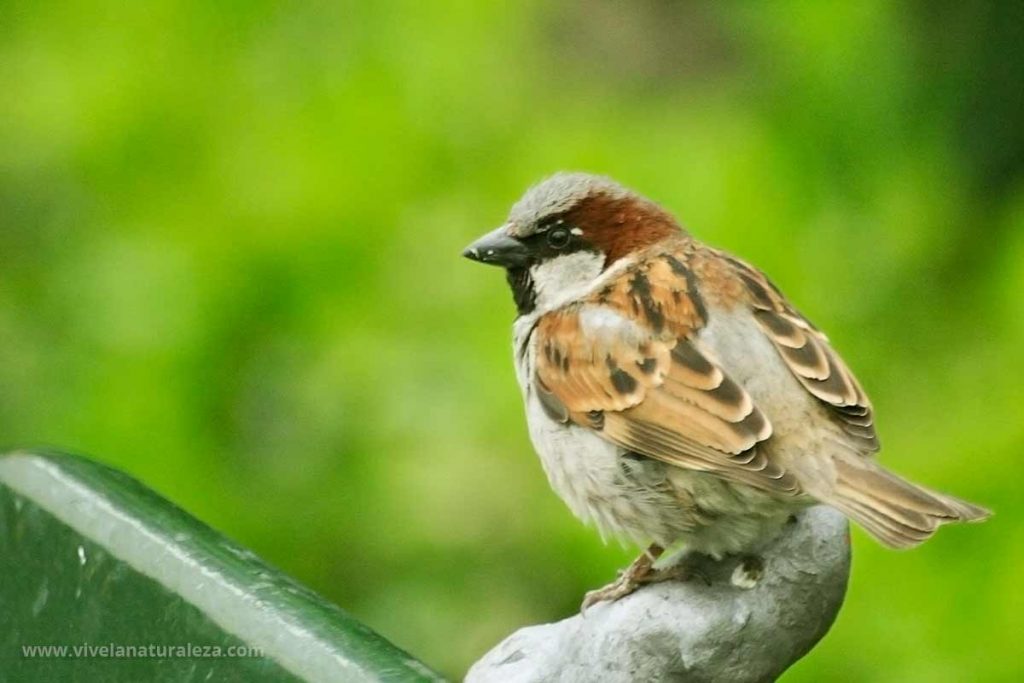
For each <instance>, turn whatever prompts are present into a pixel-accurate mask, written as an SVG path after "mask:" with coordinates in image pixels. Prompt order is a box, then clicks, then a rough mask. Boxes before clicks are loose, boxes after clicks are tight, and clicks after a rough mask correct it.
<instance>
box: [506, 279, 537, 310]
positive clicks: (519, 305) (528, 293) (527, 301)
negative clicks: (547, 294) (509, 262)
mask: <svg viewBox="0 0 1024 683" xmlns="http://www.w3.org/2000/svg"><path fill="white" fill-rule="evenodd" d="M505 277H506V279H507V280H508V286H509V287H511V288H512V298H513V299H514V300H515V302H516V311H517V312H518V313H519V315H526V314H527V313H531V312H533V309H534V308H536V307H537V292H536V291H534V289H533V278H532V277H530V270H529V269H528V268H509V269H508V270H506V271H505Z"/></svg>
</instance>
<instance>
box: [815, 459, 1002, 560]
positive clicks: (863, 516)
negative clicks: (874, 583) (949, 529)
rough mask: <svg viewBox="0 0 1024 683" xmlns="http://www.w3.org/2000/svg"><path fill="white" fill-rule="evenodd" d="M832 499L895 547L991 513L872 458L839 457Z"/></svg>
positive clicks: (883, 540)
mask: <svg viewBox="0 0 1024 683" xmlns="http://www.w3.org/2000/svg"><path fill="white" fill-rule="evenodd" d="M835 463H836V485H835V488H834V489H833V491H832V494H831V495H830V496H828V500H827V501H826V502H828V503H829V504H831V505H833V506H834V507H836V508H839V510H841V511H842V512H843V513H845V514H846V515H847V516H849V517H850V518H851V519H853V520H854V521H855V522H857V523H858V524H860V525H861V526H863V527H864V528H865V529H866V530H867V531H868V533H870V534H871V535H872V536H874V537H875V538H877V539H878V540H879V541H881V542H882V543H884V544H886V545H888V546H890V547H893V548H910V547H913V546H915V545H918V544H919V543H921V542H922V541H924V540H926V539H927V538H929V537H930V536H931V535H932V534H934V533H935V531H936V530H937V529H938V528H939V526H940V525H942V524H948V523H950V522H977V521H981V520H983V519H985V518H987V517H988V516H989V515H990V514H991V513H990V512H989V511H988V510H986V509H984V508H982V507H979V506H977V505H974V504H972V503H968V502H967V501H964V500H960V499H959V498H954V497H953V496H948V495H946V494H944V493H939V492H937V491H931V490H929V489H927V488H925V487H923V486H918V485H917V484H912V483H910V482H909V481H907V480H905V479H902V478H900V477H898V476H897V475H895V474H893V473H892V472H888V471H886V470H884V469H882V468H881V467H879V466H878V465H876V464H875V463H874V462H872V461H870V460H861V461H855V462H850V461H846V460H840V459H837V460H836V461H835Z"/></svg>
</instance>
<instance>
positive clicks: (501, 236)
mask: <svg viewBox="0 0 1024 683" xmlns="http://www.w3.org/2000/svg"><path fill="white" fill-rule="evenodd" d="M508 229H509V226H507V225H503V226H501V227H500V228H498V229H497V230H492V231H491V232H489V233H487V234H486V235H484V236H483V237H481V238H479V239H478V240H477V241H475V242H473V243H472V244H470V245H469V246H468V247H466V249H465V250H464V251H463V252H462V255H463V256H465V257H466V258H468V259H472V260H473V261H479V262H480V263H489V264H491V265H494V266H502V267H504V268H522V267H524V266H527V265H529V263H530V250H529V249H527V247H526V245H525V244H523V243H522V242H520V241H519V240H518V239H516V238H515V237H512V236H511V235H509V234H508Z"/></svg>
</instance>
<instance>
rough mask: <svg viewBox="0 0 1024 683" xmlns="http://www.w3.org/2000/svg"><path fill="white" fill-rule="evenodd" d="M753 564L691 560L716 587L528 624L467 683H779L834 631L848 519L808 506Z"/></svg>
mask: <svg viewBox="0 0 1024 683" xmlns="http://www.w3.org/2000/svg"><path fill="white" fill-rule="evenodd" d="M760 557H761V558H762V559H763V561H764V566H763V571H762V572H761V576H760V578H759V579H757V580H756V582H753V585H752V586H751V587H743V586H750V585H751V583H752V582H751V581H749V580H747V579H748V578H749V573H748V572H745V571H744V566H745V567H746V568H747V569H749V568H750V567H751V564H750V562H749V560H748V561H747V563H746V565H744V564H743V563H742V562H741V560H739V559H738V558H726V559H724V560H722V561H721V562H714V561H712V560H710V559H709V558H705V557H694V556H688V557H684V559H683V561H684V562H687V563H688V564H690V565H692V566H693V568H694V569H696V571H697V572H699V573H700V574H701V575H703V576H704V577H706V579H707V581H702V580H699V579H691V580H689V581H685V582H679V581H671V582H666V583H662V584H656V585H651V586H646V587H643V588H641V589H640V590H638V591H637V592H636V593H634V594H632V595H630V596H628V597H625V598H623V599H621V600H619V601H618V602H615V603H600V604H597V605H594V606H593V607H591V608H590V609H589V610H587V613H586V616H581V615H576V616H573V617H570V618H568V619H564V620H562V621H559V622H557V623H554V624H541V625H538V626H529V627H526V628H522V629H520V630H518V631H516V632H515V633H513V634H512V635H511V636H509V637H508V638H506V639H505V640H504V641H502V642H501V643H500V644H499V645H498V646H497V647H495V648H494V649H493V650H491V651H490V652H488V653H487V654H486V655H484V656H483V658H482V659H480V661H478V662H477V663H476V664H474V665H473V667H472V668H471V669H470V670H469V673H468V674H467V676H466V681H467V683H492V682H494V683H497V682H499V681H500V682H501V683H527V682H532V681H538V682H539V681H565V682H570V681H571V682H572V683H582V682H586V681H601V682H602V683H605V682H607V683H618V682H620V681H621V682H623V683H626V682H627V681H773V680H775V679H776V678H777V677H778V676H779V675H781V674H782V672H783V671H785V670H786V669H787V668H789V667H790V666H791V665H792V664H793V663H794V662H796V661H797V660H798V659H800V658H801V657H803V656H804V655H805V654H807V653H808V652H809V651H810V650H811V648H812V647H814V645H815V644H816V643H817V642H818V641H819V640H821V638H822V637H823V636H824V635H825V633H827V632H828V629H829V627H831V626H832V622H833V621H834V620H835V618H836V614H838V612H839V607H840V606H841V605H842V604H843V596H844V595H845V594H846V582H847V578H848V577H849V574H850V540H849V529H848V527H847V523H846V520H845V518H844V517H843V516H842V515H841V514H840V513H839V512H837V511H835V510H833V509H832V508H828V507H824V506H818V507H813V508H810V509H808V510H806V511H804V512H803V513H801V514H800V515H798V517H797V519H796V521H795V522H794V523H793V524H791V525H789V526H788V527H787V528H786V530H785V532H784V533H783V534H782V535H781V536H780V537H779V538H778V539H776V540H775V541H773V542H772V543H771V544H770V545H768V546H767V547H766V548H765V550H764V551H763V552H762V553H761V555H760Z"/></svg>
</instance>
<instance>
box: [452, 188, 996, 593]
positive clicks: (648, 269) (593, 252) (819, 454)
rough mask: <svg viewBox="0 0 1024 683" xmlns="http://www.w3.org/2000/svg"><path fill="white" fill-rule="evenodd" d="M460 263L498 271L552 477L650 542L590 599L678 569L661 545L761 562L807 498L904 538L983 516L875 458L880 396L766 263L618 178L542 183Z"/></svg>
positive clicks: (607, 529)
mask: <svg viewBox="0 0 1024 683" xmlns="http://www.w3.org/2000/svg"><path fill="white" fill-rule="evenodd" d="M463 255H464V256H465V257H467V258H469V259H471V260H473V261H477V262H480V263H483V264H489V265H494V266H499V267H502V268H504V269H505V272H506V279H507V281H508V284H509V287H510V289H511V292H512V298H513V301H514V304H515V307H516V317H515V321H514V323H513V326H512V337H513V358H514V364H515V370H516V378H517V381H518V384H519V386H520V389H521V392H522V398H523V401H524V405H525V412H526V422H527V427H528V431H529V435H530V440H531V442H532V444H533V447H534V449H535V450H536V451H537V454H538V455H539V458H540V461H541V464H542V466H543V469H544V471H545V473H546V475H547V479H548V481H549V483H550V485H551V487H552V488H553V489H554V491H555V492H556V493H557V494H558V495H559V497H561V499H562V500H563V501H564V502H565V503H566V505H567V506H568V507H569V509H570V510H571V511H572V512H573V513H574V514H575V515H576V516H577V517H578V518H580V519H581V520H583V521H584V522H586V523H589V524H591V525H593V526H596V527H597V529H598V531H599V532H600V533H601V535H602V536H603V537H605V538H608V537H612V538H616V539H619V540H620V541H623V542H624V543H627V544H632V545H636V546H638V547H641V548H644V551H643V552H642V553H641V554H640V555H639V557H637V559H636V560H635V561H634V562H633V563H632V564H631V565H630V566H629V567H628V568H627V569H626V570H625V571H623V572H622V573H621V574H620V575H619V577H618V579H616V580H615V581H613V582H612V583H610V584H608V585H607V586H604V587H602V588H600V589H597V590H593V591H590V592H588V593H587V594H586V596H585V598H584V601H583V608H584V609H586V608H587V607H589V606H590V605H593V604H595V603H598V602H601V601H606V600H607V601H613V600H617V599H619V598H621V597H623V596H625V595H628V594H629V593H631V592H633V591H635V590H636V589H637V588H638V587H640V586H642V585H645V584H647V583H653V582H657V581H663V580H666V579H668V578H672V577H673V576H678V575H677V574H675V573H673V571H672V569H671V568H669V569H666V568H663V567H657V565H656V561H657V560H658V558H659V556H661V555H662V553H664V552H665V550H666V549H668V548H672V547H678V546H680V545H682V546H685V547H686V548H687V549H688V550H689V551H690V552H693V553H698V554H700V555H702V556H710V557H711V558H716V559H720V558H723V557H726V556H733V555H736V556H741V557H743V556H751V557H756V554H757V551H758V549H759V548H761V547H762V546H764V545H765V544H766V543H767V542H768V541H770V540H771V539H773V538H775V537H777V536H778V535H779V534H780V533H781V531H782V530H783V528H784V527H785V525H786V524H787V522H790V521H792V520H793V519H794V515H795V514H797V513H798V512H799V511H800V510H802V509H804V508H806V507H809V506H811V505H815V504H826V505H830V506H832V507H834V508H836V509H838V510H839V511H840V512H842V513H843V514H845V515H846V516H847V517H848V518H849V519H852V520H853V521H854V522H856V523H857V524H859V525H860V526H861V527H863V528H864V529H865V530H866V531H867V532H868V533H869V534H870V535H871V536H873V537H874V538H875V539H877V540H878V541H880V542H881V543H883V544H884V545H886V546H889V547H892V548H909V547H912V546H916V545H918V544H919V543H921V542H922V541H924V540H925V539H927V538H929V537H930V536H932V534H934V533H935V531H936V530H937V528H938V527H939V526H941V525H943V524H947V523H950V522H974V521H979V520H983V519H985V518H986V517H988V516H989V514H990V512H989V511H988V510H986V509H984V508H982V507H980V506H977V505H974V504H972V503H969V502H966V501H964V500H960V499H958V498H955V497H953V496H951V495H947V494H944V493H940V492H938V491H934V490H932V489H929V488H926V487H924V486H920V485H918V484H914V483H911V482H909V481H908V480H906V479H904V478H902V477H900V476H899V475H897V474H894V473H893V472H891V471H889V470H887V469H885V468H884V467H882V465H880V464H879V463H878V461H877V459H876V454H877V452H878V450H879V440H878V436H877V434H876V430H875V417H874V409H873V407H872V404H871V401H870V400H869V399H868V397H867V395H866V394H865V392H864V389H863V388H862V387H861V384H860V383H859V382H858V381H857V379H856V378H855V377H854V375H853V373H852V372H851V371H850V369H849V368H848V367H847V365H846V364H845V363H844V362H843V360H842V359H841V358H840V356H839V355H838V353H837V352H836V351H835V349H833V347H832V345H831V344H830V342H829V340H828V338H827V337H826V336H825V334H824V333H823V332H822V331H821V330H820V329H819V328H817V327H816V326H815V325H814V324H813V323H811V322H810V321H809V320H808V319H807V318H806V317H805V316H803V315H802V314H801V313H800V312H799V311H798V310H797V309H796V308H795V307H794V306H793V305H792V304H791V303H790V302H789V300H788V299H787V298H786V297H785V296H784V295H783V294H782V292H781V291H780V290H779V289H778V288H777V287H776V286H775V285H774V284H772V282H771V281H770V280H769V279H768V277H767V276H765V275H764V274H763V273H762V272H761V271H759V270H758V269H757V268H755V267H754V266H752V265H750V264H749V263H747V262H745V261H743V260H740V259H739V258H736V257H734V256H732V255H730V254H729V253H727V252H725V251H722V250H719V249H716V248H713V247H711V246H707V245H705V244H703V243H701V242H700V241H698V240H697V239H696V238H695V237H693V236H692V235H691V234H690V233H689V232H688V231H687V230H685V229H684V228H683V227H681V225H680V223H679V222H678V221H677V220H676V219H675V218H674V217H673V215H672V214H670V213H669V212H668V211H667V210H665V209H664V208H662V207H661V206H660V205H659V204H657V203H655V202H654V201H652V200H650V199H648V198H646V197H644V196H642V195H640V194H638V193H636V192H634V191H632V190H630V189H627V188H626V187H624V186H622V185H620V184H619V183H618V182H616V181H614V180H612V179H610V178H608V177H605V176H600V175H594V174H589V173H582V172H559V173H556V174H554V175H552V176H550V177H548V178H546V179H544V180H542V181H541V182H539V183H537V184H536V185H534V186H532V187H531V188H529V189H528V190H527V191H526V193H525V194H524V195H523V196H522V197H521V198H520V199H519V200H518V201H517V202H516V203H515V204H514V205H513V206H512V208H511V210H510V212H509V214H508V218H507V220H506V221H505V222H504V223H503V224H502V225H501V226H500V227H498V228H497V229H495V230H493V231H491V232H489V233H487V234H485V235H484V236H482V237H480V238H479V239H477V240H476V241H474V242H473V243H472V244H470V245H469V246H468V247H467V248H466V249H465V250H464V252H463Z"/></svg>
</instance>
